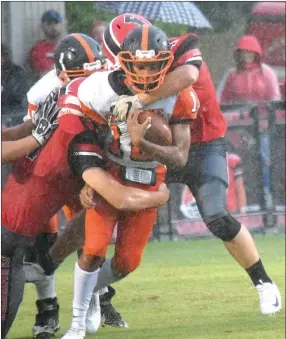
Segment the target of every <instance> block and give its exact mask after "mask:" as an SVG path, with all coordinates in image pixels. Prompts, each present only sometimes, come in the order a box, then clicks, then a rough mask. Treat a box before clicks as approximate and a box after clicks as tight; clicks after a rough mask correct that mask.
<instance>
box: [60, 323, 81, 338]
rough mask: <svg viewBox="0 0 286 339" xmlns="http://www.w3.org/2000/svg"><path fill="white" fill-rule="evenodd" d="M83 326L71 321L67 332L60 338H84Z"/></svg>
mask: <svg viewBox="0 0 286 339" xmlns="http://www.w3.org/2000/svg"><path fill="white" fill-rule="evenodd" d="M84 338H85V328H84V327H82V326H80V325H79V324H78V323H72V324H71V326H70V328H69V329H68V331H67V333H66V334H65V335H64V336H63V337H62V339H84Z"/></svg>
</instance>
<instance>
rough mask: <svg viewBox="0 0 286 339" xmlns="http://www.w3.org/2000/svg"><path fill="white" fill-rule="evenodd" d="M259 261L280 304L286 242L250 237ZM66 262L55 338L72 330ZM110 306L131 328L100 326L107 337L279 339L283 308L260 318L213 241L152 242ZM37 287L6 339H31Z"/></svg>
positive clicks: (246, 284) (248, 289) (250, 291)
mask: <svg viewBox="0 0 286 339" xmlns="http://www.w3.org/2000/svg"><path fill="white" fill-rule="evenodd" d="M255 239H256V242H257V245H258V248H259V251H260V253H261V257H262V258H263V262H264V264H265V266H266V268H267V270H268V271H269V273H270V274H271V276H272V278H273V279H274V280H275V282H276V283H277V285H278V286H279V288H280V291H281V292H282V294H283V296H282V300H283V301H284V300H285V292H284V291H285V237H284V236H283V235H269V236H266V237H263V236H256V237H255ZM74 262H75V257H74V256H73V257H70V258H68V259H67V260H66V262H65V263H64V264H63V265H62V267H61V268H60V269H59V271H58V272H57V290H58V297H59V300H60V307H61V310H60V315H61V330H60V331H59V334H58V335H57V336H58V337H60V336H61V335H62V334H63V333H64V332H65V330H66V329H67V327H68V326H69V324H70V320H71V305H72V285H73V278H72V277H73V273H72V272H73V267H74ZM115 287H116V289H117V296H116V297H115V298H114V305H115V306H116V308H117V309H118V310H119V311H120V312H121V314H122V315H123V316H124V319H125V320H126V321H127V322H128V324H129V328H128V329H120V328H100V330H99V331H98V333H97V334H96V335H89V336H87V337H88V338H91V339H92V338H104V339H111V338H112V339H133V338H140V339H143V338H144V339H155V338H161V339H169V338H170V339H196V338H198V339H214V338H215V339H226V338H228V339H238V338H239V339H246V338H251V339H254V338H255V339H256V338H257V339H280V338H281V339H282V338H285V327H284V326H285V325H284V318H285V310H284V305H283V311H282V312H280V313H279V314H277V315H273V316H262V315H260V313H259V308H258V306H259V304H258V295H257V292H256V290H255V289H254V288H252V284H251V283H250V280H249V278H248V276H247V275H246V273H245V272H244V271H243V270H241V269H240V268H239V266H238V265H236V264H235V262H234V260H233V259H232V258H231V257H230V256H229V255H228V254H227V252H226V250H225V249H224V247H223V246H222V245H221V243H220V242H219V241H218V240H215V239H209V240H195V241H180V242H164V243H151V244H149V246H148V248H147V249H146V251H145V255H144V259H143V262H142V264H141V267H140V268H139V269H138V270H137V271H136V272H135V273H133V274H132V275H130V276H129V277H128V278H127V279H125V280H124V281H123V282H120V283H118V284H116V285H115ZM35 295H36V294H35V288H34V286H32V285H27V286H26V290H25V297H24V302H23V304H22V305H21V308H20V310H19V313H18V317H17V320H16V321H15V323H14V326H13V328H12V330H11V331H10V334H9V339H14V338H29V337H30V334H31V326H32V324H33V321H34V314H35Z"/></svg>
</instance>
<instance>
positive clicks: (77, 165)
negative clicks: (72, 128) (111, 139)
mask: <svg viewBox="0 0 286 339" xmlns="http://www.w3.org/2000/svg"><path fill="white" fill-rule="evenodd" d="M68 163H69V167H70V169H71V171H72V172H73V173H74V174H75V175H77V176H79V177H82V175H83V173H84V172H85V171H86V170H87V169H89V168H93V167H101V168H102V167H104V166H105V165H106V163H107V159H106V158H105V155H104V152H103V151H102V149H101V148H100V146H98V145H97V144H96V135H95V133H94V131H85V132H83V133H81V134H79V135H77V136H75V137H74V139H73V140H72V141H71V143H70V145H69V151H68Z"/></svg>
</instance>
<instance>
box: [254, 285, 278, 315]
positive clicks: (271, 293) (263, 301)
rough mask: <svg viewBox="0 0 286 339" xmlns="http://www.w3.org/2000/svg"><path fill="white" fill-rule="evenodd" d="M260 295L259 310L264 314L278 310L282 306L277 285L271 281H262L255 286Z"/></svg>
mask: <svg viewBox="0 0 286 339" xmlns="http://www.w3.org/2000/svg"><path fill="white" fill-rule="evenodd" d="M256 289H257V291H258V294H259V297H260V312H261V313H262V314H264V315H267V314H274V313H276V312H279V311H280V310H281V307H282V302H281V294H280V292H279V290H278V288H277V286H276V285H275V284H274V282H272V283H263V282H262V281H261V280H260V284H259V285H257V286H256Z"/></svg>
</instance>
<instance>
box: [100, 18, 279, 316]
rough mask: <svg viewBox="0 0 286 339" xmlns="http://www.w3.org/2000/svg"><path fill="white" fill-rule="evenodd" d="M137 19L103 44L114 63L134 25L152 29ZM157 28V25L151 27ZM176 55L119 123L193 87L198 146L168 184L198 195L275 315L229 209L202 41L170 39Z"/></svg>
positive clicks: (116, 22)
mask: <svg viewBox="0 0 286 339" xmlns="http://www.w3.org/2000/svg"><path fill="white" fill-rule="evenodd" d="M146 21H147V20H146V19H145V18H144V17H142V16H138V15H136V14H123V15H120V16H118V17H117V18H115V19H113V20H112V21H111V23H110V25H109V27H108V28H107V30H106V32H105V34H104V39H103V46H102V47H103V51H104V52H105V53H106V56H107V57H110V56H111V58H112V59H111V61H114V60H116V56H117V54H118V53H119V52H120V51H121V50H120V46H121V43H122V41H123V40H124V38H125V36H126V34H128V32H130V31H131V30H132V29H134V26H135V27H136V26H137V25H142V22H144V23H145V24H146ZM149 24H151V23H149ZM170 43H171V51H172V52H173V53H174V62H173V67H172V66H171V72H169V74H167V76H166V77H165V79H164V82H163V83H162V85H161V86H160V88H159V89H158V90H156V91H154V92H152V93H139V94H137V95H134V96H131V97H126V96H123V97H121V98H120V100H119V101H118V102H117V104H116V105H115V107H114V109H113V114H114V116H115V117H116V118H117V119H118V120H124V119H126V116H127V112H129V113H130V112H132V111H136V110H138V109H142V108H143V107H144V106H146V105H149V104H151V103H153V102H155V101H157V100H158V99H160V98H162V97H166V96H169V95H174V94H175V93H179V92H180V91H182V90H183V89H184V88H186V87H188V86H192V87H193V89H194V90H195V92H196V94H197V96H198V99H199V101H200V110H199V112H198V118H197V120H195V121H194V123H193V124H192V125H191V127H190V128H191V135H192V144H191V148H190V152H189V159H188V162H187V165H186V166H185V168H184V169H179V170H170V171H168V182H180V183H184V184H186V185H187V186H188V187H189V188H190V190H191V191H192V193H193V195H194V197H195V199H196V201H197V204H198V208H199V211H200V214H201V216H202V218H203V220H204V222H205V224H206V225H207V227H208V229H209V230H210V232H212V233H213V234H214V235H215V236H216V237H218V238H219V239H221V240H222V241H223V243H224V245H225V247H226V248H227V249H228V251H229V253H230V254H231V255H232V256H233V257H234V258H235V259H236V260H237V262H238V263H239V264H240V265H241V266H242V267H243V268H244V269H245V270H246V272H247V273H248V275H249V277H250V279H251V280H252V282H253V284H254V286H255V287H256V289H257V291H258V294H259V298H260V312H261V313H262V314H272V313H275V312H278V311H279V310H280V309H281V295H280V292H279V290H278V288H277V286H276V284H275V283H274V282H273V281H272V280H271V279H270V277H269V276H268V274H267V272H266V270H265V268H264V266H263V264H262V261H261V259H260V257H259V254H258V251H257V248H256V246H255V243H254V241H253V238H252V236H251V234H250V233H249V231H248V230H247V228H246V227H245V226H244V225H242V224H241V223H239V222H238V221H237V220H236V219H235V218H234V217H233V216H232V215H231V214H230V213H229V211H228V209H227V206H226V191H227V187H228V175H227V158H226V154H227V146H226V141H225V138H224V137H225V133H226V130H227V125H226V122H225V120H224V118H223V115H222V112H221V110H220V107H219V103H218V100H217V97H216V92H215V87H214V84H213V82H212V79H211V75H210V72H209V70H208V67H207V65H206V63H205V62H204V61H203V59H202V56H201V53H200V50H199V49H198V38H197V36H196V35H194V34H192V33H188V34H185V35H183V36H181V37H178V38H172V39H170Z"/></svg>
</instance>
